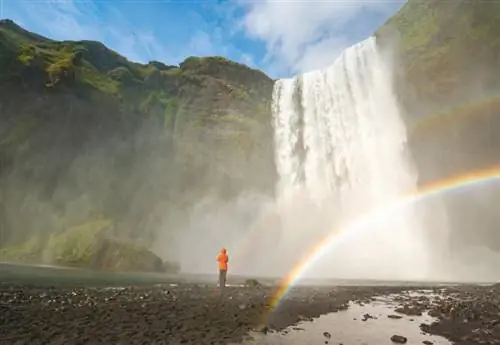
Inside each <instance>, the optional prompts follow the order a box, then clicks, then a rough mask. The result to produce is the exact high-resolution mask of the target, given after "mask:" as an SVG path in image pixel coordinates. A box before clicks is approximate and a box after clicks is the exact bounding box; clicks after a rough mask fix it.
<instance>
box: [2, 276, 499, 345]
mask: <svg viewBox="0 0 500 345" xmlns="http://www.w3.org/2000/svg"><path fill="white" fill-rule="evenodd" d="M401 290H408V287H407V286H406V287H337V288H332V287H329V288H327V287H321V288H298V289H295V290H293V291H292V292H291V293H290V294H289V295H288V297H287V299H286V300H285V301H283V303H282V305H281V306H280V308H278V309H277V310H276V311H275V312H274V313H272V314H271V315H270V317H269V318H268V319H267V320H265V319H263V315H266V310H267V309H268V308H269V305H268V301H269V298H270V296H271V295H272V292H273V289H271V288H267V287H254V288H238V287H235V288H228V289H227V291H226V294H225V295H224V296H222V297H221V296H219V294H218V290H217V289H216V288H215V287H214V286H201V285H194V284H186V285H179V286H168V285H167V286H154V287H151V286H150V287H135V288H132V287H131V288H126V289H106V288H78V289H76V288H69V287H67V288H62V287H59V288H55V287H54V288H47V287H43V288H42V287H36V286H27V285H23V286H14V285H6V284H0V343H1V344H227V343H231V342H238V341H241V340H243V339H244V338H245V335H246V334H247V333H248V332H249V331H250V330H253V329H260V330H264V331H265V330H266V327H263V326H264V325H263V321H264V320H265V321H266V322H267V328H268V329H269V330H280V329H283V328H285V327H287V326H289V325H291V324H294V323H297V322H299V321H302V320H307V319H309V318H314V317H317V316H319V315H321V314H325V313H328V312H333V311H337V310H340V309H343V308H346V307H347V302H348V301H349V300H357V301H369V300H370V298H371V297H373V296H376V295H385V294H390V293H396V292H400V291H401ZM410 296H411V295H406V297H401V301H400V302H401V306H402V309H401V310H400V312H402V313H409V314H411V313H419V312H421V311H423V310H425V309H430V310H431V313H432V314H433V315H435V316H437V317H439V318H440V319H441V321H440V322H439V323H437V324H433V325H423V326H422V329H423V330H425V331H427V332H430V333H434V334H439V335H443V336H445V337H447V338H449V339H450V340H452V341H457V343H458V344H467V345H474V344H500V328H499V327H498V326H500V321H498V320H500V306H499V302H500V289H497V288H492V287H462V288H459V289H458V288H454V289H448V290H446V292H445V295H444V296H445V297H442V298H437V297H435V298H434V297H410ZM362 326H363V325H362V324H361V323H360V327H362Z"/></svg>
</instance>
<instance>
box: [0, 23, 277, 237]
mask: <svg viewBox="0 0 500 345" xmlns="http://www.w3.org/2000/svg"><path fill="white" fill-rule="evenodd" d="M0 52H1V53H0V136H1V137H2V138H3V139H2V142H1V143H0V233H1V234H2V240H3V241H2V242H3V243H2V245H3V246H5V245H20V244H22V243H26V241H28V240H30V239H31V238H32V236H34V235H39V236H41V237H49V236H50V235H51V234H54V233H59V232H61V231H65V229H70V228H73V227H75V226H78V225H80V224H85V223H87V222H92V221H94V220H95V219H96V218H99V217H100V215H105V216H106V218H109V219H111V220H112V221H113V222H114V223H115V227H114V230H113V233H112V234H111V235H112V237H116V238H120V239H122V238H125V239H126V240H127V241H129V242H133V243H145V244H146V245H147V246H150V245H152V244H154V242H155V239H156V238H157V235H158V234H159V232H160V230H159V229H160V228H161V231H162V232H165V229H168V230H167V231H171V232H175V231H176V229H179V228H182V225H183V224H185V223H186V222H188V218H189V212H190V209H191V207H192V205H193V204H194V203H196V202H198V201H199V200H200V199H202V198H204V197H206V196H207V195H210V197H213V198H218V199H223V200H225V201H227V200H232V199H234V198H235V197H236V196H238V195H239V194H240V193H243V192H244V191H249V192H254V193H261V194H266V193H272V192H273V187H274V183H275V170H274V158H273V149H272V128H271V119H270V98H271V94H272V87H273V81H272V80H271V79H270V78H269V77H267V76H266V75H265V74H264V73H262V72H261V71H258V70H254V69H251V68H249V67H247V66H245V65H242V64H238V63H235V62H232V61H229V60H226V59H224V58H218V57H212V58H189V59H187V60H186V61H185V62H183V63H182V64H181V66H166V65H163V64H161V63H159V62H151V63H149V64H147V65H140V64H136V63H132V62H130V61H128V60H127V59H125V58H124V57H122V56H120V55H118V54H117V53H116V52H113V51H112V50H110V49H108V48H107V47H105V46H104V45H103V44H102V43H99V42H92V41H80V42H57V41H53V40H50V39H47V38H44V37H41V36H38V35H35V34H32V33H30V32H27V31H25V30H24V29H22V28H21V27H19V26H17V25H16V24H15V23H13V22H12V21H1V22H0ZM21 209H22V210H23V211H20V210H21ZM166 219H168V222H167V221H166Z"/></svg>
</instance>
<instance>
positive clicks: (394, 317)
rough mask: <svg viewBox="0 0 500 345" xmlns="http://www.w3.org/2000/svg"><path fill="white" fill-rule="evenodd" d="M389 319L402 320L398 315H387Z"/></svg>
mask: <svg viewBox="0 0 500 345" xmlns="http://www.w3.org/2000/svg"><path fill="white" fill-rule="evenodd" d="M387 317H388V318H389V319H402V318H403V317H402V316H400V315H387Z"/></svg>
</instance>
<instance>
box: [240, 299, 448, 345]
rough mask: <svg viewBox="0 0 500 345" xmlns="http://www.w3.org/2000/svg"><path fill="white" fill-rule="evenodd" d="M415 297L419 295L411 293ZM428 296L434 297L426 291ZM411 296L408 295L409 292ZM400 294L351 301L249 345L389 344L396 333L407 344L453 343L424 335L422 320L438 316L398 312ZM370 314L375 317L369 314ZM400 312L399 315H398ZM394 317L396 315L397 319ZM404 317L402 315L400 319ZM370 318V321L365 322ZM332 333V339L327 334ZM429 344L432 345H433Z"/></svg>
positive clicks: (257, 336) (256, 337) (247, 344)
mask: <svg viewBox="0 0 500 345" xmlns="http://www.w3.org/2000/svg"><path fill="white" fill-rule="evenodd" d="M411 295H412V297H415V294H411ZM425 295H426V296H427V297H431V298H432V297H434V298H436V297H437V296H431V295H429V294H425ZM406 296H408V294H406ZM397 297H398V295H392V296H390V297H385V298H378V299H377V300H376V301H374V302H372V303H370V304H366V305H358V304H355V303H350V305H349V309H348V310H346V311H339V312H336V313H332V314H328V315H323V316H321V317H319V318H317V319H315V320H314V321H312V322H302V323H300V324H299V325H297V326H292V327H290V328H289V329H286V330H285V331H283V332H280V333H269V334H267V335H264V334H262V333H252V334H251V336H252V337H253V339H252V340H250V341H246V342H245V343H244V344H245V345H282V344H283V345H284V344H291V345H293V344H296V345H298V344H300V345H302V344H335V345H337V344H344V345H389V344H394V342H392V341H391V337H392V336H393V335H401V336H404V337H405V338H407V339H408V341H407V342H406V344H407V345H417V344H419V345H421V344H422V343H423V342H424V341H429V342H430V343H432V344H433V345H450V344H451V343H450V342H449V341H448V340H446V339H445V338H443V337H439V336H434V335H429V334H424V333H423V332H422V331H421V330H420V324H421V323H432V322H433V321H434V320H435V319H434V318H432V317H430V316H429V315H427V313H424V314H423V315H422V316H406V315H403V314H398V313H396V312H395V311H394V309H396V308H397V306H398V305H399V303H397V302H396V301H395V299H398V298H397ZM367 314H368V315H370V316H371V317H373V318H370V317H368V318H367V317H366V315H367ZM395 315H396V316H395ZM393 317H394V318H393ZM396 317H401V318H396ZM363 320H366V321H363ZM325 332H328V333H329V335H331V338H327V336H328V334H326V336H325V335H324V333H325ZM430 343H429V344H430Z"/></svg>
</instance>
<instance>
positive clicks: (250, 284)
mask: <svg viewBox="0 0 500 345" xmlns="http://www.w3.org/2000/svg"><path fill="white" fill-rule="evenodd" d="M245 285H246V286H248V287H258V286H262V284H261V283H259V281H258V280H257V279H247V280H246V281H245Z"/></svg>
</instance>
